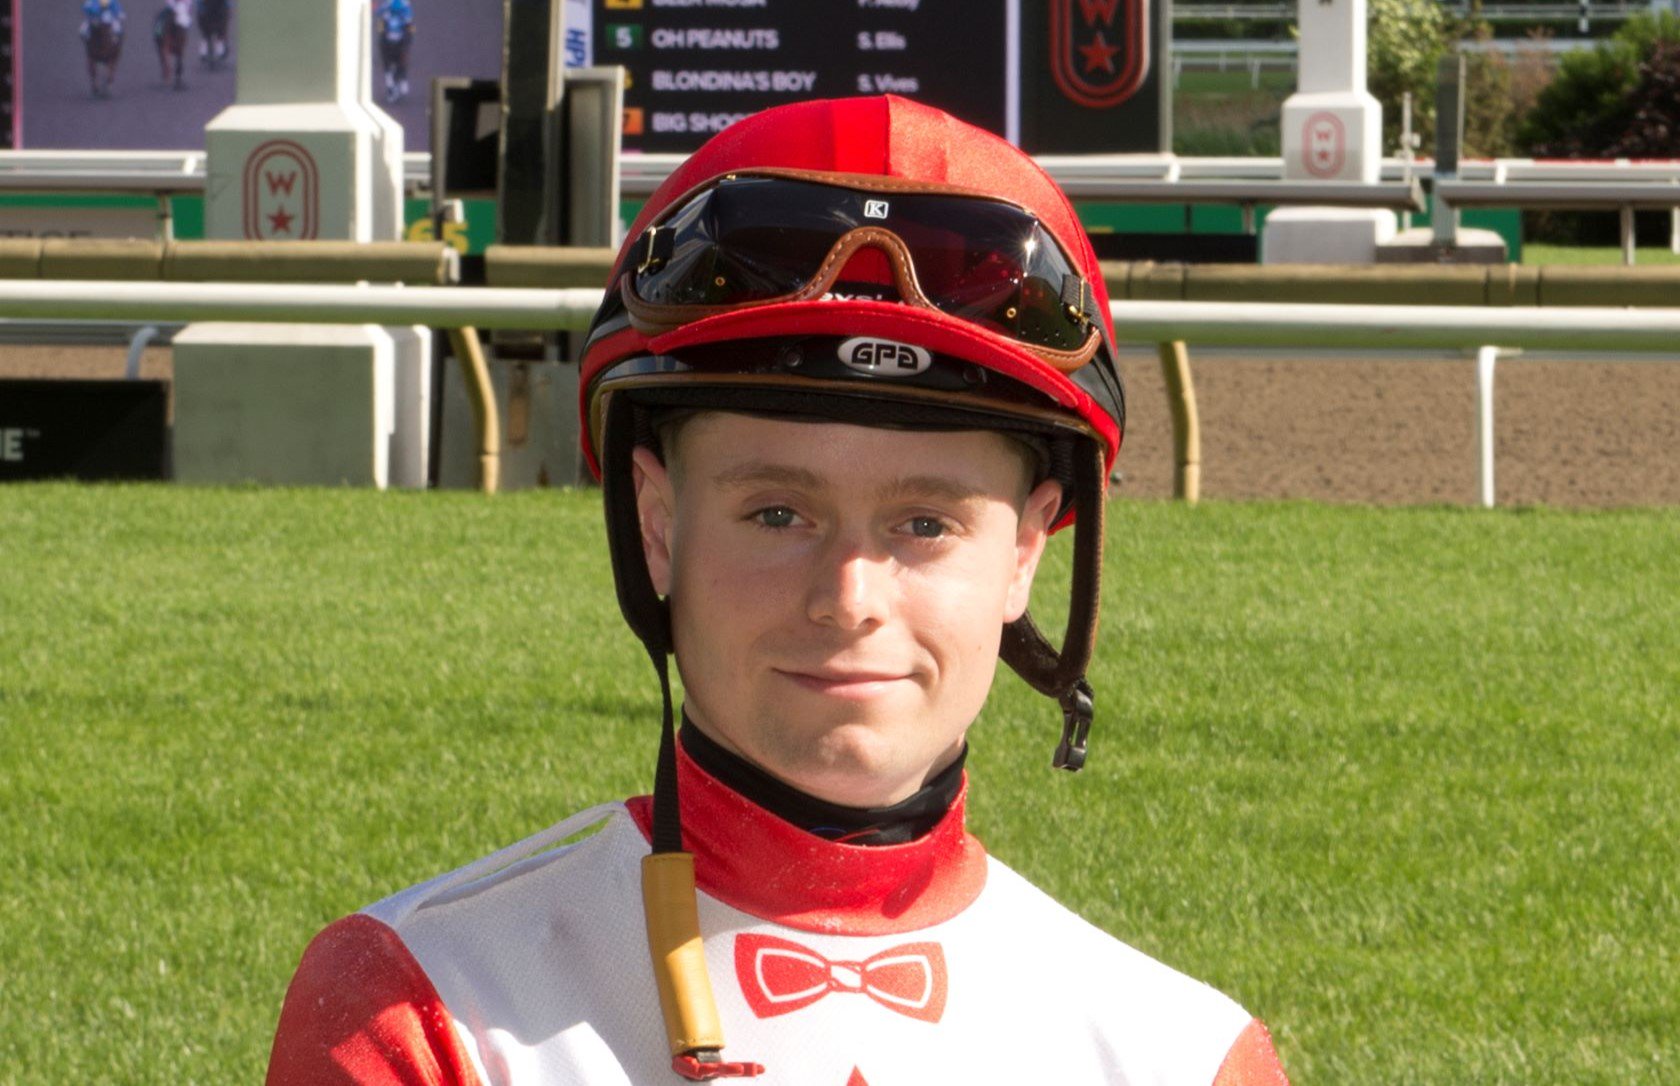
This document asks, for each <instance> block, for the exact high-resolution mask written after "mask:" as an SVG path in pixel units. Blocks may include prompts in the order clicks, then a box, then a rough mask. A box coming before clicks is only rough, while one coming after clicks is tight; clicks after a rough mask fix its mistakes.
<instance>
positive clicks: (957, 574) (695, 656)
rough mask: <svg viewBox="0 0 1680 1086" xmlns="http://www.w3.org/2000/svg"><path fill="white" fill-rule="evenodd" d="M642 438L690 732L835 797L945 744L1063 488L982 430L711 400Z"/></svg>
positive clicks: (859, 791) (912, 779) (642, 475)
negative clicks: (726, 408) (794, 416)
mask: <svg viewBox="0 0 1680 1086" xmlns="http://www.w3.org/2000/svg"><path fill="white" fill-rule="evenodd" d="M675 446H676V447H675V448H674V449H673V450H671V452H670V456H669V459H670V464H669V470H667V466H665V465H661V464H660V462H659V460H658V459H657V458H656V457H655V456H654V455H653V454H652V453H651V452H650V451H648V450H646V449H639V450H637V454H636V486H637V495H638V502H639V505H640V509H641V516H642V533H643V546H644V548H645V550H646V553H647V558H648V567H649V570H650V571H651V573H652V575H653V583H654V587H655V588H656V589H658V590H659V592H660V593H661V594H665V595H669V596H670V599H671V616H672V623H673V628H674V635H675V641H676V656H677V666H678V669H679V670H680V672H681V674H682V680H683V691H684V699H685V700H684V704H685V707H686V709H687V712H688V715H689V718H690V719H691V720H692V721H693V722H694V723H695V724H696V725H698V726H699V727H700V728H701V730H702V731H704V732H705V733H706V734H707V735H709V736H711V737H712V738H713V739H715V740H717V741H718V742H720V743H722V744H723V745H724V746H726V747H728V748H730V749H732V750H734V751H735V752H736V753H738V754H740V755H742V756H744V757H745V758H746V759H747V760H748V761H750V762H753V763H755V764H756V765H758V766H759V767H761V768H763V769H765V770H767V771H769V772H770V773H771V774H773V775H774V776H776V777H778V778H780V779H781V780H783V781H785V782H787V783H789V784H791V785H793V786H795V787H797V788H799V789H801V790H803V791H805V792H807V793H809V794H811V795H814V796H818V797H820V798H823V799H827V800H829V801H831V802H835V803H841V804H845V805H848V806H878V805H884V804H889V803H894V802H897V801H898V800H900V799H903V798H905V797H906V796H908V795H910V794H911V793H913V792H915V791H916V789H918V788H920V787H921V786H922V784H923V783H924V782H925V781H926V780H927V778H928V777H929V776H931V775H932V774H933V773H935V772H937V771H938V770H940V769H942V768H943V767H944V766H946V765H948V764H949V763H950V761H951V760H952V759H953V758H954V757H955V756H956V754H957V752H958V751H959V750H960V749H961V746H962V741H963V736H964V734H965V733H966V732H967V731H968V727H969V725H970V724H971V723H973V721H974V719H975V717H976V716H977V715H978V714H979V712H980V708H981V706H982V705H983V704H984V703H985V700H986V695H987V692H988V691H989V690H990V689H991V683H992V675H993V673H994V671H995V670H996V668H997V651H998V640H999V637H1000V636H1001V633H1002V629H1003V625H1004V623H1006V622H1009V621H1011V620H1013V619H1015V618H1017V617H1019V616H1020V614H1021V612H1022V611H1023V610H1025V608H1026V606H1027V599H1028V593H1029V590H1030V588H1031V586H1032V577H1033V572H1034V571H1035V570H1036V568H1037V565H1038V559H1039V556H1040V554H1042V553H1043V548H1044V541H1045V537H1046V534H1047V531H1048V528H1049V525H1050V522H1051V519H1052V518H1053V517H1054V515H1055V512H1056V509H1057V506H1058V504H1059V501H1060V497H1061V488H1060V487H1059V486H1058V484H1056V483H1054V482H1046V483H1043V484H1040V485H1039V486H1038V487H1036V488H1034V489H1032V490H1031V492H1030V493H1029V492H1028V488H1029V486H1030V480H1029V478H1028V471H1027V468H1026V466H1025V464H1024V460H1023V456H1022V454H1021V452H1020V450H1019V449H1017V448H1016V447H1015V446H1014V445H1013V443H1011V442H1010V441H1009V440H1008V439H1007V438H1004V437H1001V436H1000V435H997V434H993V433H981V432H963V433H927V432H912V431H902V430H885V429H875V428H866V427H861V426H850V425H842V424H838V423H805V422H790V421H783V420H777V419H768V418H759V417H752V416H746V415H733V414H725V413H721V412H708V413H705V414H702V415H699V416H696V417H694V418H692V419H690V420H689V421H687V422H686V423H685V424H684V425H683V427H682V429H681V433H680V438H679V440H677V441H676V442H675Z"/></svg>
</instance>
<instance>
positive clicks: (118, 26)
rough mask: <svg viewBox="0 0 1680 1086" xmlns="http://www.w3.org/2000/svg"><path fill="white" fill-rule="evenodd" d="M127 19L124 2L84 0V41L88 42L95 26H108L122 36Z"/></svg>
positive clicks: (117, 0) (82, 27)
mask: <svg viewBox="0 0 1680 1086" xmlns="http://www.w3.org/2000/svg"><path fill="white" fill-rule="evenodd" d="M126 18H127V16H126V15H125V14H124V13H123V6H122V0H82V26H81V30H80V34H81V36H82V40H83V41H86V40H87V37H88V35H89V34H90V33H92V32H93V27H94V25H95V24H103V25H104V26H108V27H110V28H111V31H112V32H113V33H115V34H118V35H121V34H122V30H123V21H124V20H125V19H126Z"/></svg>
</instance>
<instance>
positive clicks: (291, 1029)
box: [268, 914, 482, 1086]
mask: <svg viewBox="0 0 1680 1086" xmlns="http://www.w3.org/2000/svg"><path fill="white" fill-rule="evenodd" d="M268 1086H482V1084H481V1083H480V1081H479V1077H478V1073H477V1072H476V1071H475V1070H473V1066H472V1061H471V1060H470V1059H468V1057H467V1053H466V1050H465V1048H463V1047H462V1044H461V1041H460V1038H459V1037H457V1036H456V1033H455V1028H454V1026H453V1025H452V1024H451V1022H450V1020H449V1013H448V1012H447V1011H446V1010H445V1009H444V1006H443V1000H442V999H440V998H439V997H438V994H437V989H435V988H433V987H432V982H431V981H430V980H429V979H428V978H427V976H426V974H425V972H424V971H423V970H422V969H421V968H420V963H418V962H416V961H415V960H414V955H412V954H410V953H409V951H408V948H407V947H406V946H404V945H403V942H402V940H401V939H399V938H398V937H397V933H396V932H394V931H392V930H391V929H390V928H389V927H387V926H386V925H384V924H382V923H380V922H379V921H377V920H375V919H373V918H372V917H371V916H362V915H360V914H358V915H356V916H347V917H345V918H344V919H343V920H340V921H338V922H337V923H334V924H332V925H331V926H329V927H328V928H327V929H326V930H324V931H323V932H321V934H319V935H317V936H316V937H315V941H314V942H312V943H310V944H309V949H308V950H306V951H304V954H303V961H302V962H301V963H300V964H299V965H298V970H297V973H296V975H294V976H293V977H292V984H291V987H290V988H289V989H287V991H286V1005H285V1007H284V1008H283V1009H282V1010H281V1011H280V1028H279V1030H278V1031H277V1032H276V1033H275V1036H274V1051H273V1053H272V1054H271V1055H270V1056H269V1061H268Z"/></svg>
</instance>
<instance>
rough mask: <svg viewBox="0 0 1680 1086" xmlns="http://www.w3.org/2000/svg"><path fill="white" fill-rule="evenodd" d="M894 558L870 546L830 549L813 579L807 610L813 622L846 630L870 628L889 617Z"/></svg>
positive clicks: (846, 546) (840, 546)
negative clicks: (880, 553)
mask: <svg viewBox="0 0 1680 1086" xmlns="http://www.w3.org/2000/svg"><path fill="white" fill-rule="evenodd" d="M890 567H891V560H890V559H889V558H887V557H886V556H885V555H879V554H871V553H870V551H869V550H868V549H867V548H864V547H859V546H855V545H852V546H848V545H842V544H838V543H837V544H836V545H835V546H832V547H830V548H828V553H827V554H825V555H824V558H823V561H822V563H821V566H820V568H819V569H818V570H817V571H816V575H815V576H814V577H813V578H812V584H811V590H810V596H809V599H808V603H807V608H806V610H807V613H808V615H809V616H810V618H811V620H812V621H813V622H818V623H823V624H826V625H833V626H838V627H839V628H841V629H843V630H859V629H868V628H870V627H872V626H877V625H880V623H881V622H882V620H883V619H885V618H886V616H887V614H888V611H889V610H890V607H891V601H892V570H891V568H890Z"/></svg>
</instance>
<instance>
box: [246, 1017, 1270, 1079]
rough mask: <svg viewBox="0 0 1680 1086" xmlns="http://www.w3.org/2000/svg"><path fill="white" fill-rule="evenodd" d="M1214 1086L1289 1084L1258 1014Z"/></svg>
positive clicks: (1235, 1046)
mask: <svg viewBox="0 0 1680 1086" xmlns="http://www.w3.org/2000/svg"><path fill="white" fill-rule="evenodd" d="M270 1086H273V1084H272V1083H270ZM1213 1086H1289V1076H1287V1075H1285V1074H1284V1073H1283V1062H1282V1061H1281V1060H1279V1059H1278V1054H1277V1049H1276V1048H1274V1047H1273V1046H1272V1035H1271V1033H1270V1032H1268V1031H1267V1029H1266V1026H1265V1024H1264V1023H1262V1022H1261V1021H1260V1020H1259V1019H1258V1018H1256V1019H1254V1020H1252V1021H1251V1022H1249V1023H1248V1025H1247V1026H1246V1027H1244V1029H1243V1031H1242V1032H1241V1033H1239V1034H1238V1035H1237V1041H1236V1043H1235V1044H1233V1045H1232V1046H1231V1051H1229V1052H1227V1053H1226V1054H1225V1062H1224V1063H1222V1064H1220V1065H1219V1073H1218V1074H1217V1075H1215V1076H1213Z"/></svg>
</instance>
